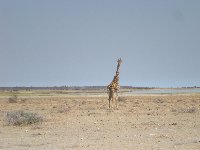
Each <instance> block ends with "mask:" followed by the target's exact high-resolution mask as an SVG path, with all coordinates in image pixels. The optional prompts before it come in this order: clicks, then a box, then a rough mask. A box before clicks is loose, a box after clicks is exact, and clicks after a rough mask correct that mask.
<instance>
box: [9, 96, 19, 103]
mask: <svg viewBox="0 0 200 150" xmlns="http://www.w3.org/2000/svg"><path fill="white" fill-rule="evenodd" d="M17 99H18V97H17V95H13V96H12V97H10V98H9V99H8V102H9V103H17Z"/></svg>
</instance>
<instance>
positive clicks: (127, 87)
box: [0, 86, 155, 91]
mask: <svg viewBox="0 0 200 150" xmlns="http://www.w3.org/2000/svg"><path fill="white" fill-rule="evenodd" d="M154 88H155V87H133V86H121V89H154ZM105 89H106V86H53V87H24V86H23V87H0V90H8V91H19V90H27V91H30V90H105Z"/></svg>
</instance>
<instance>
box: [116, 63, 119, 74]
mask: <svg viewBox="0 0 200 150" xmlns="http://www.w3.org/2000/svg"><path fill="white" fill-rule="evenodd" d="M119 68H120V64H119V63H118V65H117V70H116V75H117V73H119Z"/></svg>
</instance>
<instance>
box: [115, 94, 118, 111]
mask: <svg viewBox="0 0 200 150" xmlns="http://www.w3.org/2000/svg"><path fill="white" fill-rule="evenodd" d="M117 101H118V93H116V97H115V107H116V108H118V103H117Z"/></svg>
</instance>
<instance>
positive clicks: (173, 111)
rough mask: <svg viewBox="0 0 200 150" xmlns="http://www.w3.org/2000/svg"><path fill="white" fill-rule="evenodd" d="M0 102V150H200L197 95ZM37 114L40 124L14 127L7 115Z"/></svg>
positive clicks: (57, 97)
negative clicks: (112, 104)
mask: <svg viewBox="0 0 200 150" xmlns="http://www.w3.org/2000/svg"><path fill="white" fill-rule="evenodd" d="M119 100H120V101H119V103H118V108H117V109H116V108H111V109H108V100H107V95H106V94H103V95H92V94H91V96H90V95H88V94H87V95H84V94H82V95H78V94H77V95H76V94H73V95H70V94H68V95H67V94H66V95H56V94H54V95H49V96H48V94H47V95H43V96H40V95H37V96H35V95H31V94H30V95H23V94H21V95H20V94H19V96H18V97H17V102H16V103H11V102H9V96H8V95H6V94H5V93H4V94H1V96H0V149H5V150H14V149H15V150H29V149H31V150H32V149H33V150H38V149H46V150H51V149H52V150H56V149H61V150H62V149H63V150H65V149H91V150H94V149H101V150H103V149H108V150H110V149H120V150H121V149H130V150H133V149H135V150H151V149H152V150H171V149H174V150H199V149H200V94H198V93H196V94H195V93H192V94H154V95H153V94H139V95H129V96H123V94H122V95H121V96H120V98H119ZM15 110H24V111H28V112H34V113H38V114H39V115H40V116H42V117H43V118H44V120H43V122H39V123H36V124H31V125H21V126H13V125H8V124H7V123H6V121H5V114H6V113H7V112H10V111H15Z"/></svg>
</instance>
